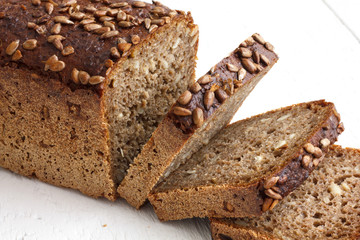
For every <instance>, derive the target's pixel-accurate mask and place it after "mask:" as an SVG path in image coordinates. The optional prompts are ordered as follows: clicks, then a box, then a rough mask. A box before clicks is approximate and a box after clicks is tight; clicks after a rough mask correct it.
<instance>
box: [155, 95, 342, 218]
mask: <svg viewBox="0 0 360 240" xmlns="http://www.w3.org/2000/svg"><path fill="white" fill-rule="evenodd" d="M339 122H340V116H339V114H338V113H337V112H336V110H335V107H334V104H333V103H328V102H325V101H323V100H320V101H315V102H309V103H300V104H297V105H292V106H289V107H285V108H281V109H277V110H273V111H270V112H267V113H264V114H260V115H257V116H254V117H251V118H248V119H245V120H241V121H238V122H236V123H233V124H231V125H229V126H228V127H226V128H225V129H223V130H222V131H221V132H220V133H218V134H217V135H216V136H215V137H214V138H213V139H211V141H210V142H209V144H208V145H206V146H204V147H203V148H202V149H200V150H199V151H198V152H197V153H195V154H194V155H193V156H192V157H191V159H190V160H189V161H187V162H186V163H185V164H183V165H182V166H180V167H179V168H178V169H177V170H176V171H174V172H173V173H172V174H171V175H169V176H168V177H167V178H165V179H164V180H163V181H162V182H161V183H159V184H158V185H157V186H156V187H155V188H154V190H153V191H152V193H151V194H150V196H149V200H150V202H151V204H152V205H153V206H154V209H155V212H156V214H157V215H158V217H159V219H160V220H163V221H166V220H177V219H184V218H192V217H254V216H260V215H261V214H262V213H263V212H265V211H267V210H268V209H269V208H273V207H274V206H275V205H276V204H277V203H278V202H279V201H280V200H281V199H282V198H284V197H285V196H286V195H288V194H289V193H290V192H292V191H293V190H294V189H295V188H297V187H298V186H299V185H300V184H301V183H302V182H303V181H304V180H305V179H306V178H308V176H309V174H310V173H311V172H312V171H313V170H314V168H315V167H316V166H317V165H318V164H319V162H321V161H322V159H323V156H324V153H325V152H327V150H328V146H329V145H330V144H332V143H334V142H335V141H336V140H337V137H338V135H339V134H340V133H341V132H342V131H343V125H342V123H341V124H339Z"/></svg>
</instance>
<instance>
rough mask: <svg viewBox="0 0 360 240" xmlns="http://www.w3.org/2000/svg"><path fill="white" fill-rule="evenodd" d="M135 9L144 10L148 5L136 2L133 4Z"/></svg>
mask: <svg viewBox="0 0 360 240" xmlns="http://www.w3.org/2000/svg"><path fill="white" fill-rule="evenodd" d="M132 5H133V7H137V8H143V7H146V3H144V2H142V1H135V2H133V4H132Z"/></svg>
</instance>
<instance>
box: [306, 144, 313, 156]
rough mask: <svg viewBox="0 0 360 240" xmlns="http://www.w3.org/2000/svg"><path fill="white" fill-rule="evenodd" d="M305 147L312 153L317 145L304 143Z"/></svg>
mask: <svg viewBox="0 0 360 240" xmlns="http://www.w3.org/2000/svg"><path fill="white" fill-rule="evenodd" d="M304 149H305V150H306V151H307V152H308V153H311V154H313V153H314V151H315V147H314V145H312V144H311V143H306V144H305V145H304Z"/></svg>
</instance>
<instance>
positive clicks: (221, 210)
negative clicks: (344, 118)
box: [149, 100, 341, 221]
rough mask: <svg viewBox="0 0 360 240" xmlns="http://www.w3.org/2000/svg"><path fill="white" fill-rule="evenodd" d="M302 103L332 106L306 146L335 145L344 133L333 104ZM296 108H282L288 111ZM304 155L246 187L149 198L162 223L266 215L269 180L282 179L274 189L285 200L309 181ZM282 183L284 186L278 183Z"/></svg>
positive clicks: (177, 191) (154, 194)
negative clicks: (266, 192)
mask: <svg viewBox="0 0 360 240" xmlns="http://www.w3.org/2000/svg"><path fill="white" fill-rule="evenodd" d="M302 104H304V105H305V106H307V107H309V108H311V107H312V106H313V105H321V106H323V107H329V111H328V115H327V116H324V119H325V121H324V122H323V123H321V124H320V125H319V126H318V128H316V129H314V131H313V132H312V133H311V134H309V138H308V139H307V141H306V143H312V144H313V145H314V146H316V147H318V146H319V145H320V140H322V139H324V138H327V139H329V140H330V142H331V144H333V143H334V142H335V141H336V140H337V137H338V135H339V134H340V133H341V132H339V131H338V126H339V123H340V117H339V114H338V113H337V112H336V110H335V107H334V105H333V103H327V102H325V101H323V100H320V101H315V102H310V103H302ZM293 106H294V105H293ZM293 106H289V107H286V108H283V109H289V108H292V107H293ZM280 110H282V109H280ZM274 111H279V110H273V111H271V112H274ZM260 115H261V114H260ZM260 115H258V116H260ZM255 117H256V116H255ZM234 124H236V123H234ZM322 150H323V152H327V151H328V148H323V149H322ZM305 154H306V155H308V154H307V153H305V151H304V150H303V148H301V149H300V150H298V151H297V152H294V154H293V156H292V157H290V158H289V161H287V162H285V163H284V165H283V166H279V167H278V168H277V170H275V171H274V172H272V173H271V174H269V175H267V176H264V177H262V178H261V179H256V180H254V181H252V182H250V183H248V184H246V185H244V184H242V185H232V184H223V185H215V186H214V185H211V186H198V187H196V188H190V189H175V190H168V191H165V192H157V191H156V189H154V190H153V192H152V193H151V194H150V195H149V200H150V202H151V204H152V205H153V206H154V209H155V212H156V214H157V215H158V217H159V219H160V220H162V221H167V220H177V219H183V218H192V217H254V216H259V215H261V214H262V212H263V211H262V205H263V202H264V200H265V199H266V198H268V197H267V196H266V194H265V193H264V192H265V188H264V182H265V180H266V179H269V178H271V177H274V176H279V177H280V179H279V181H278V183H277V185H275V186H276V187H278V189H277V191H278V193H279V194H280V195H281V197H282V198H284V197H285V196H286V195H288V194H289V193H290V192H291V191H293V190H294V189H295V188H297V187H298V186H299V185H300V184H301V183H302V182H303V181H304V180H306V179H307V178H308V176H309V174H310V173H311V172H312V171H313V170H314V168H315V167H314V166H312V167H311V166H310V167H308V168H304V167H302V164H301V161H302V157H303V156H304V155H305ZM285 175H286V176H287V177H286V180H285V181H282V179H284V176H285ZM279 182H280V183H282V184H279Z"/></svg>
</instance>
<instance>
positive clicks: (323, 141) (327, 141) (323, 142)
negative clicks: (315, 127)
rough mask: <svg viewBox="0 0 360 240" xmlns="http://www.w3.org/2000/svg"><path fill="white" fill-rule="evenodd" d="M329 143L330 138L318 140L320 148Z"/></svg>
mask: <svg viewBox="0 0 360 240" xmlns="http://www.w3.org/2000/svg"><path fill="white" fill-rule="evenodd" d="M330 144H331V142H330V140H329V139H327V138H324V139H322V140H321V141H320V145H321V147H322V148H326V147H328V146H329V145H330Z"/></svg>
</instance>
